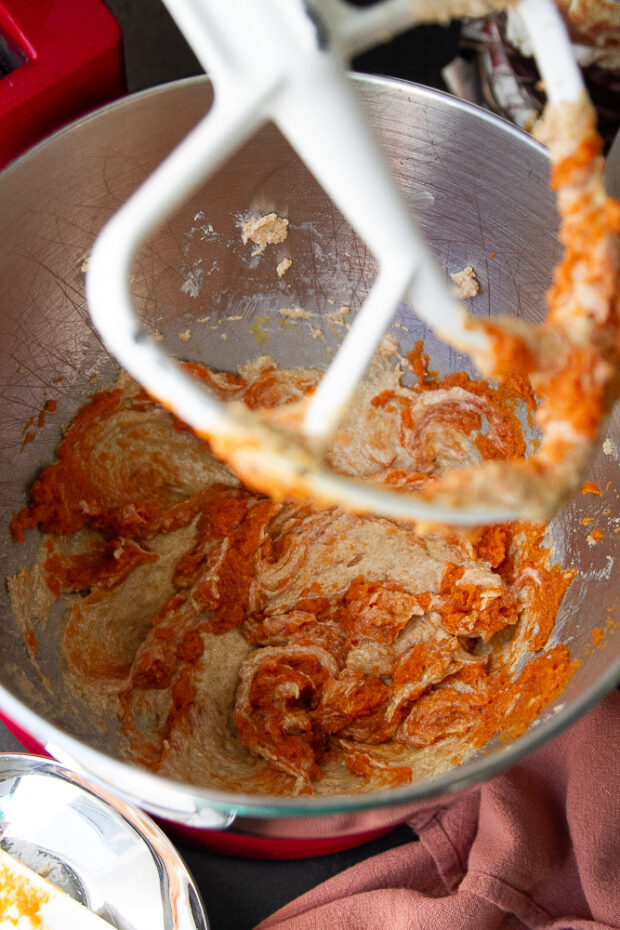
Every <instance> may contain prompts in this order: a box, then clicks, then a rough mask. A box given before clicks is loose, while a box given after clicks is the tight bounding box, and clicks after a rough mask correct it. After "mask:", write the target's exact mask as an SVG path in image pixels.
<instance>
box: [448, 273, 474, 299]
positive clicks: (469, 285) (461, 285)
mask: <svg viewBox="0 0 620 930" xmlns="http://www.w3.org/2000/svg"><path fill="white" fill-rule="evenodd" d="M450 277H451V278H452V280H453V281H454V283H455V284H456V286H457V288H458V296H459V298H460V299H461V300H467V299H468V298H470V297H477V296H478V294H480V293H481V290H482V288H481V287H480V282H479V281H478V278H477V277H476V272H475V271H474V269H473V268H472V266H471V265H467V267H466V268H463V270H462V271H455V272H454V273H451V274H450Z"/></svg>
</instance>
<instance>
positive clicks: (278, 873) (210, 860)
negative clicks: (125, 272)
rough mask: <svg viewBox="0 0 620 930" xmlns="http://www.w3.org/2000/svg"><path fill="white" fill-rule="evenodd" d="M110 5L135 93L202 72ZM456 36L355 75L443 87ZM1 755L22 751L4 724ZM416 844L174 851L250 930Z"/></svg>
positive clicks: (140, 13)
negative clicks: (287, 855) (296, 853)
mask: <svg viewBox="0 0 620 930" xmlns="http://www.w3.org/2000/svg"><path fill="white" fill-rule="evenodd" d="M106 2H107V3H108V6H109V7H110V9H111V10H112V12H113V13H114V14H115V15H116V17H117V19H118V21H119V23H120V25H121V27H122V30H123V37H124V50H125V61H126V70H127V83H128V89H129V92H132V91H136V90H141V89H143V88H146V87H150V86H153V85H156V84H160V83H164V82H166V81H171V80H174V79H177V78H182V77H187V76H189V75H193V74H200V73H202V68H201V67H200V65H199V64H198V62H197V61H196V59H195V57H194V55H193V54H192V52H191V51H190V49H189V48H188V46H187V44H186V42H185V41H184V39H183V37H182V36H181V35H180V33H179V32H178V30H177V29H176V27H175V26H174V23H173V22H172V20H171V19H170V16H169V14H168V13H167V11H166V9H165V8H164V6H163V4H162V3H161V2H160V0H106ZM458 33H459V28H458V25H453V26H450V27H446V28H444V27H430V28H426V27H424V28H420V29H417V30H416V31H415V33H414V34H411V33H409V34H408V35H405V36H403V37H400V38H399V39H397V40H396V41H395V42H392V43H391V44H390V45H389V46H386V47H384V48H382V49H379V50H375V51H372V52H370V53H368V54H367V55H365V56H364V57H363V58H362V59H360V60H359V61H358V62H356V66H357V69H358V70H363V71H368V72H371V73H380V74H391V75H394V76H397V77H403V78H408V79H410V80H416V81H419V82H421V83H426V84H429V85H430V86H434V87H441V88H443V87H444V85H443V82H442V80H441V76H440V70H441V67H443V65H444V64H445V63H447V62H448V61H450V60H451V59H452V57H453V56H454V52H455V50H456V43H457V41H458ZM0 751H2V752H15V751H23V747H22V746H21V745H20V743H19V742H18V741H17V740H16V739H15V738H14V737H13V736H12V735H11V734H10V733H9V731H8V730H6V728H5V727H4V726H2V724H0ZM413 838H414V837H413V834H412V833H411V831H410V830H409V828H408V827H406V826H402V827H399V828H397V829H395V830H392V831H391V832H390V833H388V834H386V835H385V836H383V837H380V838H379V839H376V840H374V841H373V842H370V843H367V844H365V845H363V846H359V847H357V848H356V849H352V850H348V851H346V852H340V853H334V854H332V855H327V856H321V857H317V858H311V859H295V860H286V861H282V860H280V861H274V860H260V859H236V858H232V857H229V856H224V855H218V854H215V853H212V852H208V851H206V850H204V849H197V848H192V847H190V846H188V845H186V844H184V843H176V845H177V847H178V848H179V850H180V852H181V854H182V856H183V858H184V859H185V861H186V862H187V864H188V866H189V868H190V870H191V872H192V874H193V875H194V877H195V879H196V881H197V883H198V886H199V888H200V890H201V892H202V896H203V900H204V903H205V908H206V911H207V914H208V917H209V921H210V924H211V928H212V930H231V928H233V930H249V928H252V927H254V926H255V925H256V924H257V923H258V922H259V921H260V920H262V919H263V918H265V917H267V916H268V915H269V914H271V913H272V912H273V911H275V910H277V908H279V907H281V906H282V905H284V904H286V903H287V902H288V901H291V900H292V899H293V898H295V897H297V896H298V895H300V894H302V893H303V892H305V891H308V890H309V889H311V888H313V887H314V886H315V885H317V884H318V883H319V882H321V881H324V880H325V879H327V878H330V877H331V876H333V875H335V874H336V873H338V872H340V871H342V870H343V869H345V868H348V867H349V866H352V865H355V864H356V863H357V862H360V861H361V860H363V859H366V858H367V857H369V856H373V855H376V854H378V853H380V852H382V851H384V850H386V849H388V848H391V847H393V846H396V845H400V844H402V843H405V842H410V841H411V840H412V839H413ZM240 890H242V893H240Z"/></svg>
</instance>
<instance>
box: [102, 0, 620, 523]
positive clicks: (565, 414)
mask: <svg viewBox="0 0 620 930" xmlns="http://www.w3.org/2000/svg"><path fill="white" fill-rule="evenodd" d="M167 5H168V7H169V9H170V12H171V13H172V14H173V16H174V17H175V19H176V20H177V22H178V24H179V26H180V27H181V29H182V30H183V32H184V33H185V35H186V37H187V38H188V41H189V42H190V44H191V45H192V47H193V49H194V51H195V53H196V54H197V56H198V58H199V59H200V61H201V62H202V63H203V65H205V67H208V69H209V73H210V76H211V77H212V80H213V84H214V88H215V103H214V105H213V107H212V109H211V110H210V111H209V113H208V114H207V115H206V117H205V118H204V119H203V120H202V121H201V122H200V123H199V124H198V126H197V127H196V128H195V129H194V130H193V131H192V132H191V133H190V135H189V136H188V137H187V138H186V139H185V140H184V141H183V142H182V143H181V144H180V145H179V146H178V147H177V149H176V150H175V151H174V152H173V153H172V154H171V155H170V156H169V158H168V159H166V161H165V162H164V163H163V164H162V165H161V166H160V167H159V168H158V169H157V170H156V171H155V172H154V174H153V175H151V177H150V178H149V179H148V180H147V181H146V182H145V183H144V184H143V185H142V186H141V187H140V188H139V189H138V191H136V193H135V194H134V195H133V196H132V197H131V198H130V200H129V201H128V202H127V203H126V204H125V205H124V206H123V207H122V208H121V210H120V211H119V212H118V213H117V214H116V215H115V216H114V217H113V218H112V219H111V220H110V221H109V222H108V224H107V225H106V226H105V227H104V229H103V231H102V232H101V234H100V236H99V238H98V239H97V241H96V243H95V246H94V249H93V251H92V253H91V256H90V259H89V265H88V273H87V296H88V302H89V309H90V313H91V317H92V319H93V322H94V324H95V326H96V327H97V329H98V330H99V332H100V334H101V336H102V338H103V340H104V343H105V345H106V346H107V348H108V349H109V350H110V351H111V352H112V354H114V355H115V356H116V358H117V359H118V360H119V362H120V363H121V364H122V365H123V366H124V367H125V368H126V369H127V370H128V371H129V372H130V373H131V374H132V375H133V376H134V377H135V378H136V379H137V380H138V381H139V382H141V384H142V385H143V386H144V387H145V388H146V389H147V391H149V393H151V394H152V395H153V396H155V397H157V398H158V399H159V400H160V401H161V402H162V403H163V404H164V405H165V406H166V407H168V408H169V409H171V410H173V411H174V412H175V413H176V414H177V415H178V416H179V417H180V418H181V419H183V420H184V421H186V422H187V423H188V424H189V425H190V426H192V427H193V429H194V430H195V431H196V432H197V433H198V434H200V435H202V436H204V437H205V438H208V440H209V442H210V443H211V446H212V448H213V450H214V451H215V452H216V454H217V455H218V456H220V457H221V458H222V459H224V460H225V461H227V463H228V464H229V465H231V467H232V468H233V470H234V471H236V472H237V474H238V475H239V477H241V478H242V479H243V480H244V481H245V482H246V483H247V484H248V485H250V486H252V487H254V488H257V489H258V490H261V491H264V492H266V493H269V494H270V495H271V496H273V497H275V498H283V497H295V496H300V497H304V498H310V499H312V500H314V501H315V502H316V503H318V504H321V505H334V504H338V505H340V506H341V507H344V508H345V509H349V510H352V511H355V512H359V513H364V512H374V513H378V514H383V515H385V516H388V517H391V518H396V519H405V520H410V521H413V522H417V523H419V524H423V523H429V522H434V523H437V522H438V523H448V524H451V525H454V524H464V525H472V524H473V525H476V524H482V523H497V522H501V521H505V520H510V519H516V518H519V517H527V518H531V519H546V518H548V517H549V516H550V515H551V514H552V513H553V511H554V510H555V509H556V508H557V506H558V505H559V503H561V501H562V500H563V499H564V498H565V497H566V495H567V494H568V493H570V491H571V490H572V489H573V488H574V487H575V485H576V484H577V482H578V481H579V480H580V478H581V476H582V472H583V469H584V467H585V465H586V464H587V462H588V460H589V456H590V452H591V447H592V443H593V442H594V440H595V438H596V436H597V434H598V426H599V422H600V421H601V419H602V418H603V416H604V415H605V413H606V411H607V409H608V408H609V406H610V405H611V403H612V401H613V399H614V392H615V391H617V368H618V327H619V324H618V312H617V291H616V288H617V258H618V257H617V243H618V238H617V236H618V230H619V229H620V219H619V212H620V211H619V210H618V209H617V205H615V206H614V204H613V202H610V201H609V200H608V199H607V198H606V195H605V190H604V186H603V181H602V171H603V160H602V158H601V157H600V154H599V152H600V149H599V148H598V143H597V136H596V133H595V128H594V121H593V115H592V108H591V106H590V105H589V102H588V101H587V98H586V95H585V91H584V88H583V83H582V80H581V75H580V72H579V69H578V67H577V65H576V64H575V62H574V60H573V58H572V55H571V52H570V45H569V42H568V38H567V36H566V33H565V30H564V27H563V25H562V23H561V20H560V18H559V15H558V14H557V11H556V9H555V6H554V4H553V3H552V2H551V0H521V2H519V3H518V4H510V5H511V6H514V7H515V8H516V10H517V11H518V13H519V14H520V15H521V17H522V18H523V20H524V22H525V25H526V27H527V29H528V31H529V33H530V35H531V37H532V41H533V44H534V49H535V54H536V59H537V61H538V63H539V67H540V70H541V73H542V76H543V80H544V81H545V86H546V90H547V95H548V98H549V104H548V107H547V109H546V112H545V115H544V117H543V120H542V127H543V131H544V132H545V133H546V139H545V141H547V143H548V144H549V147H550V149H551V155H552V160H553V162H554V165H555V168H554V179H553V180H554V186H555V187H556V190H557V196H558V207H559V211H560V215H561V218H562V228H561V233H560V237H561V239H562V241H563V243H564V245H565V249H566V254H565V259H564V260H563V262H562V263H561V265H560V266H558V269H556V278H555V285H554V288H552V291H551V292H550V312H549V315H548V318H547V321H546V322H545V324H543V326H539V327H534V326H530V325H526V324H523V323H521V322H519V323H517V321H515V320H513V319H510V318H506V319H503V320H501V321H497V320H496V321H494V322H493V323H492V324H491V323H490V322H483V321H480V320H475V319H474V318H473V317H471V316H469V315H468V314H467V312H466V311H465V309H464V308H463V307H462V306H461V305H460V304H459V303H458V302H457V301H456V300H455V298H454V296H453V295H452V294H451V292H450V291H449V289H448V287H447V285H446V283H445V281H444V277H443V273H442V272H441V271H440V269H439V268H438V267H437V265H436V263H435V261H434V259H433V258H432V256H431V254H430V251H429V249H428V247H427V245H426V243H425V242H424V240H423V238H422V236H421V235H420V233H419V232H418V231H417V229H416V226H415V224H414V222H413V220H412V219H411V217H410V216H409V215H408V212H407V210H406V208H405V206H404V204H403V202H402V200H401V198H400V196H399V194H398V192H397V191H396V189H395V186H394V183H393V181H392V178H391V176H390V174H389V171H388V169H387V167H386V166H385V163H384V161H383V157H382V155H381V153H380V151H379V149H378V147H377V145H376V143H375V141H374V139H373V137H372V135H371V133H370V130H369V128H368V126H367V124H366V121H365V119H364V117H363V114H362V113H361V111H360V109H359V104H358V103H357V101H356V99H355V97H354V95H353V93H352V91H351V88H350V86H349V83H348V80H347V77H346V70H345V67H346V63H347V62H348V60H350V58H351V57H352V56H353V55H355V54H357V53H359V52H360V51H362V50H364V49H366V48H368V47H369V46H371V45H373V44H376V43H377V42H379V41H381V40H382V39H385V38H387V37H388V36H389V35H390V33H393V32H397V31H400V30H403V29H405V28H409V27H411V26H412V25H415V24H416V23H418V22H428V21H432V20H437V19H442V20H446V19H449V18H450V17H451V16H461V15H465V14H480V13H484V12H489V11H491V10H494V9H498V8H501V7H505V6H507V5H508V4H506V3H497V2H489V3H485V2H469V3H468V2H446V3H426V2H412V0H385V2H382V3H377V4H375V5H373V6H372V7H370V8H368V9H365V10H354V9H353V8H351V7H350V6H349V5H348V4H346V3H344V2H341V0H314V2H302V0H262V2H261V3H260V4H256V2H253V0H230V2H228V3H227V4H226V5H225V6H224V5H222V4H221V3H218V2H217V0H167ZM269 120H271V121H273V122H274V123H275V124H276V125H277V126H278V128H279V129H280V130H281V131H282V133H283V134H284V135H285V136H286V138H287V139H288V141H289V142H290V143H291V145H292V146H293V148H295V149H296V151H297V153H298V154H299V155H300V157H301V158H302V159H303V160H304V161H305V163H306V164H307V166H308V167H309V168H310V170H311V171H312V172H313V173H314V175H315V177H316V178H317V180H318V181H319V182H320V183H321V185H322V186H323V188H324V189H325V190H326V192H327V193H328V194H329V195H330V197H331V198H332V200H333V201H334V203H335V204H336V205H337V206H338V207H339V209H340V210H341V212H342V213H343V215H344V216H345V218H346V219H347V220H348V221H349V222H350V223H351V226H352V227H353V229H354V230H355V231H356V232H357V233H358V234H359V235H360V237H361V238H362V240H363V241H364V242H365V243H366V244H367V246H368V247H369V249H370V250H371V252H372V253H373V255H374V257H375V258H376V260H377V263H378V273H377V277H376V280H375V282H374V285H373V287H372V289H371V291H370V293H369V295H368V297H367V299H366V301H365V303H364V304H363V306H362V307H361V309H360V310H359V312H358V314H357V317H356V319H355V322H354V323H353V325H352V327H351V330H350V332H349V333H348V334H347V336H346V338H345V339H344V340H343V342H342V344H341V345H340V347H339V350H338V352H337V353H336V355H335V357H334V359H333V361H332V363H331V365H330V366H329V368H328V370H327V371H326V373H325V375H324V376H323V378H322V380H321V382H320V384H319V386H318V388H317V389H316V391H315V392H314V394H313V395H312V396H310V397H309V398H308V399H307V402H305V403H304V404H303V405H302V406H300V408H299V410H298V420H299V422H298V424H297V425H298V429H296V430H295V431H292V430H291V429H290V428H287V429H284V428H282V427H281V426H278V425H276V424H274V423H273V422H271V421H268V420H267V419H265V418H264V417H261V416H260V415H258V414H257V413H253V412H251V411H249V410H247V409H246V408H244V407H242V406H241V405H238V406H235V405H234V404H230V405H225V404H223V403H221V402H219V401H217V400H216V399H215V398H214V397H213V396H211V395H209V394H208V393H207V391H206V390H205V389H204V388H203V387H202V386H200V385H199V384H197V383H196V382H194V381H192V380H190V379H189V377H188V376H187V375H185V374H184V373H183V372H182V370H181V369H180V367H179V365H178V364H177V363H176V362H174V361H173V360H172V359H171V358H170V357H169V356H168V355H167V354H166V353H165V352H164V351H163V350H162V349H161V348H160V347H159V346H158V345H157V344H156V343H155V342H154V341H153V340H152V338H151V337H150V335H149V334H148V333H146V332H145V330H144V329H143V328H142V327H141V326H140V325H139V323H138V320H137V318H136V316H135V314H134V312H133V308H132V302H131V297H130V293H129V278H130V269H131V262H132V258H133V256H134V254H135V253H136V250H137V249H138V247H139V245H140V244H141V242H143V241H144V239H145V238H146V237H147V235H148V234H149V233H150V232H151V231H152V230H153V229H154V228H155V227H156V226H157V225H158V224H160V223H161V222H162V221H163V220H164V219H165V217H166V216H167V215H169V214H170V213H171V212H172V211H173V210H174V208H175V207H176V206H178V205H179V204H180V203H181V202H182V201H183V200H184V198H185V197H186V196H187V195H188V194H189V192H191V190H193V189H194V188H195V187H196V186H197V185H198V184H200V183H201V182H203V181H204V180H205V179H206V178H207V177H208V176H210V175H211V174H213V172H215V170H216V169H217V168H218V166H219V165H221V164H222V162H223V161H224V160H225V159H226V158H227V157H228V156H229V155H230V154H231V153H232V152H233V151H235V150H236V149H237V148H238V147H239V146H241V144H242V143H243V142H244V141H246V140H247V139H248V138H249V137H250V136H251V135H253V134H254V133H255V132H256V131H257V130H258V128H260V126H262V125H263V124H264V123H266V122H267V121H269ZM352 166H354V170H353V169H352ZM584 230H585V231H587V235H585V234H584V235H580V232H583V231H584ZM403 299H405V300H406V301H407V302H408V303H409V304H410V305H411V306H412V307H413V308H414V310H415V312H416V313H417V314H418V316H419V317H421V318H422V319H423V320H424V321H425V323H427V324H428V325H429V326H430V327H431V328H432V329H433V330H434V331H435V333H436V334H437V335H438V336H439V337H440V338H442V339H443V340H445V341H446V342H447V343H449V344H450V345H451V346H453V347H455V348H457V349H458V350H460V351H465V352H468V353H469V354H470V355H471V356H472V358H473V359H474V361H475V362H476V364H477V366H478V368H479V369H480V370H481V371H482V372H483V373H484V374H485V375H486V376H487V377H501V376H502V375H507V374H515V373H517V374H522V375H526V376H528V377H529V378H530V379H531V381H532V384H533V386H534V389H535V390H536V393H537V395H538V397H539V399H540V401H541V404H540V407H539V409H538V411H537V421H538V425H539V427H540V429H541V434H542V436H541V441H540V445H539V448H538V451H537V452H536V454H535V455H531V456H530V457H529V458H528V459H526V460H523V461H518V462H501V463H500V462H485V463H482V464H481V465H479V466H473V467H470V468H466V469H461V470H458V471H454V472H452V473H450V474H448V475H446V476H445V477H444V478H442V479H439V480H436V481H433V482H432V483H431V484H430V485H429V486H428V487H426V488H424V489H423V490H422V491H421V492H417V493H415V494H414V493H411V492H402V491H395V490H387V489H383V488H380V487H378V486H372V485H369V484H368V483H364V482H360V481H354V480H352V479H348V478H345V477H342V476H340V475H338V474H336V473H335V472H333V471H331V470H330V469H329V468H327V467H326V466H325V464H324V462H323V453H324V451H325V449H326V447H327V443H328V440H329V437H330V435H331V433H332V432H333V430H334V428H335V427H336V426H337V424H338V422H339V420H340V418H341V416H342V414H343V412H344V410H345V409H346V406H347V404H348V402H349V401H350V399H351V396H352V394H353V391H354V388H355V386H356V384H357V382H358V380H359V378H360V377H361V376H362V375H363V373H364V371H365V369H366V367H367V365H368V363H369V361H370V358H371V357H372V355H373V353H374V352H375V350H376V347H377V344H378V342H379V339H380V337H381V335H382V334H383V332H384V330H385V327H386V325H387V324H388V322H389V320H390V318H391V316H392V314H393V312H394V311H395V309H396V307H397V306H398V304H399V302H400V301H401V300H403ZM575 398H577V401H576V402H575Z"/></svg>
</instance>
